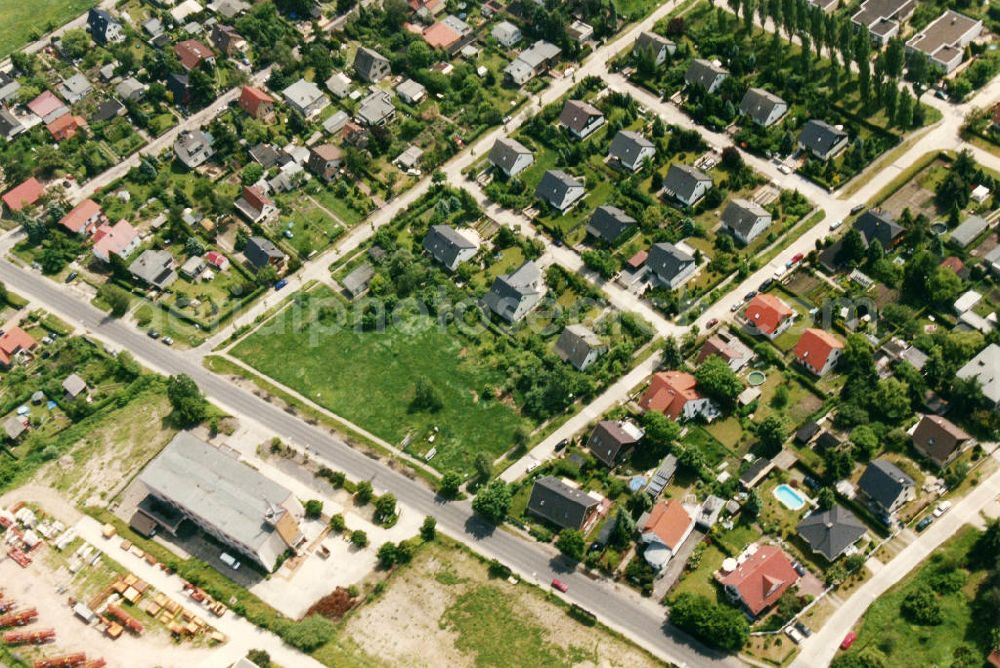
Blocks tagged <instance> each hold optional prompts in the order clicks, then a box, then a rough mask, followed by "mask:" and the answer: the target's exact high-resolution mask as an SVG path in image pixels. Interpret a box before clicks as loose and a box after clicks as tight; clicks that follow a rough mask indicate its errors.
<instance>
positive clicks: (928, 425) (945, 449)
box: [911, 415, 973, 469]
mask: <svg viewBox="0 0 1000 668" xmlns="http://www.w3.org/2000/svg"><path fill="white" fill-rule="evenodd" d="M911 439H912V441H913V447H914V448H915V449H916V451H917V452H919V453H920V454H922V455H923V456H924V457H927V459H929V460H930V461H931V462H933V464H934V465H935V466H937V467H938V468H939V469H943V468H944V467H946V466H948V465H949V464H951V463H952V462H953V461H955V458H956V457H958V455H959V454H961V453H962V451H963V450H964V449H965V448H966V447H968V446H969V445H971V444H972V442H973V441H972V436H970V435H969V434H968V433H966V431H965V430H964V429H962V428H961V427H959V426H958V425H956V424H955V423H953V422H952V421H951V420H948V419H946V418H943V417H941V416H940V415H925V416H923V417H922V418H920V422H918V423H917V426H916V428H915V429H914V430H913V434H912V436H911Z"/></svg>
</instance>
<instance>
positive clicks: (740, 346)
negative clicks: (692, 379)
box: [698, 329, 753, 373]
mask: <svg viewBox="0 0 1000 668" xmlns="http://www.w3.org/2000/svg"><path fill="white" fill-rule="evenodd" d="M712 355H718V356H719V357H721V358H722V359H724V360H726V364H727V365H728V366H729V368H730V369H732V370H733V371H735V372H737V373H739V371H740V370H741V369H742V368H743V367H745V366H746V365H747V364H749V363H750V360H752V359H753V351H752V350H750V348H749V347H748V346H747V345H746V344H745V343H743V342H742V341H740V339H739V337H737V336H735V335H734V334H733V333H732V332H729V331H727V330H724V329H720V330H719V331H718V332H716V333H715V334H713V335H712V336H710V337H708V338H707V339H705V343H704V344H702V346H701V350H700V351H699V352H698V364H699V365H700V364H701V363H702V362H704V361H705V360H706V359H708V358H709V357H710V356H712Z"/></svg>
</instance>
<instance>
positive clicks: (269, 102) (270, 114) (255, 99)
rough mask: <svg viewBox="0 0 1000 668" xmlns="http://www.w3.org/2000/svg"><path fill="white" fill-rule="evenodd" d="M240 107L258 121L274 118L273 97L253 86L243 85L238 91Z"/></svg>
mask: <svg viewBox="0 0 1000 668" xmlns="http://www.w3.org/2000/svg"><path fill="white" fill-rule="evenodd" d="M240 109H242V110H243V111H245V112H247V113H248V114H250V115H251V116H253V117H254V118H256V119H257V120H258V121H270V120H273V119H274V98H273V97H271V96H270V95H268V94H267V93H265V92H264V91H262V90H261V89H259V88H254V87H253V86H244V87H243V90H242V91H241V92H240Z"/></svg>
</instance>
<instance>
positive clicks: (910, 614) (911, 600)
mask: <svg viewBox="0 0 1000 668" xmlns="http://www.w3.org/2000/svg"><path fill="white" fill-rule="evenodd" d="M899 611H900V613H901V614H902V615H903V617H905V618H906V619H907V620H909V621H910V622H912V623H914V624H920V625H921V626H937V625H938V624H940V623H941V622H942V621H944V617H943V615H942V614H941V604H940V603H939V602H938V599H937V596H936V595H935V594H934V591H933V590H932V589H931V588H930V587H929V586H927V585H926V584H919V585H917V586H916V588H914V589H913V590H912V591H911V592H910V593H909V594H907V595H906V598H904V599H903V602H902V603H901V604H900V605H899Z"/></svg>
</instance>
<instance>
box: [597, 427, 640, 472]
mask: <svg viewBox="0 0 1000 668" xmlns="http://www.w3.org/2000/svg"><path fill="white" fill-rule="evenodd" d="M644 435H645V434H644V433H643V431H642V429H641V428H640V427H639V426H638V425H636V424H635V423H634V422H632V421H631V420H621V421H616V420H601V421H600V422H598V423H597V426H596V427H594V431H592V432H590V438H588V439H587V449H588V450H590V452H591V454H593V455H594V456H595V457H597V459H599V460H600V461H601V463H603V464H604V465H605V466H608V467H610V468H614V467H615V465H617V464H618V462H620V461H621V460H622V459H624V458H625V457H627V456H628V454H629V452H631V450H632V448H634V447H635V445H636V444H637V443H638V442H639V441H641V440H642V437H643V436H644Z"/></svg>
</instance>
